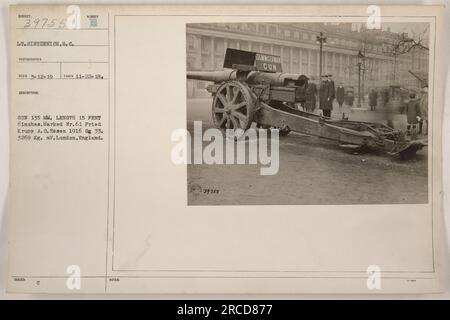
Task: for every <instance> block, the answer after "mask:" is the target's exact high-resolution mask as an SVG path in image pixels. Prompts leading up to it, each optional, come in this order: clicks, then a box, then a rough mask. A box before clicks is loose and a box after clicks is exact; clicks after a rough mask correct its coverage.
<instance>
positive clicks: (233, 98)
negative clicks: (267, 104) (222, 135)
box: [212, 80, 256, 130]
mask: <svg viewBox="0 0 450 320" xmlns="http://www.w3.org/2000/svg"><path fill="white" fill-rule="evenodd" d="M255 101H256V99H255V97H254V95H253V93H252V92H251V91H250V89H249V88H248V87H247V85H245V84H243V83H241V82H239V81H234V80H232V81H228V82H225V83H223V84H222V85H221V86H220V87H219V89H217V92H216V94H215V96H214V100H213V105H212V116H213V121H214V125H215V126H216V128H218V129H222V130H225V129H234V130H236V129H242V130H247V129H248V128H250V126H251V125H252V121H253V113H254V111H255Z"/></svg>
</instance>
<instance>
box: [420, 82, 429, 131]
mask: <svg viewBox="0 0 450 320" xmlns="http://www.w3.org/2000/svg"><path fill="white" fill-rule="evenodd" d="M419 106H420V117H421V120H420V122H419V134H422V129H423V124H424V123H425V125H426V127H427V130H426V131H425V135H426V134H427V133H428V85H425V86H424V87H423V88H422V94H421V97H420V102H419Z"/></svg>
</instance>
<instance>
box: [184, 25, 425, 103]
mask: <svg viewBox="0 0 450 320" xmlns="http://www.w3.org/2000/svg"><path fill="white" fill-rule="evenodd" d="M357 27H358V26H356V25H354V24H351V23H339V24H333V23H328V24H323V23H297V24H296V23H201V24H188V25H187V31H186V54H187V61H186V63H187V70H189V71H190V70H202V71H211V70H220V69H222V68H223V61H224V56H225V51H226V49H227V48H234V49H241V50H247V51H255V52H261V53H266V54H273V55H277V56H280V57H281V61H282V66H283V72H290V73H300V74H305V75H307V76H308V77H311V78H316V79H318V77H319V69H320V63H319V61H320V57H319V52H320V51H319V44H318V43H317V39H316V37H317V36H318V35H319V34H320V32H322V33H323V35H324V36H325V37H326V38H327V40H326V43H324V45H323V51H322V52H323V53H322V54H323V55H322V74H326V73H328V74H332V75H333V79H334V81H335V83H339V82H342V83H343V84H344V85H345V86H353V87H355V89H357V86H358V74H359V67H358V62H361V61H362V63H361V79H362V81H361V85H362V90H363V91H365V92H367V91H368V90H369V89H370V88H373V87H382V86H388V85H400V86H402V87H405V88H417V87H418V86H419V82H418V80H417V79H416V78H414V77H413V76H412V75H411V73H410V72H409V71H413V72H421V73H428V55H429V50H425V49H420V48H414V49H413V50H411V51H410V52H408V53H406V54H402V55H397V56H396V55H394V54H392V48H393V46H394V45H395V43H396V41H398V38H399V34H398V33H394V32H390V31H381V30H367V29H359V30H357V29H356V28H357ZM359 51H361V52H363V53H364V56H365V57H364V59H362V60H358V52H359ZM205 86H206V83H204V82H201V81H193V80H188V83H187V90H188V97H198V96H205V95H207V92H206V91H205V90H204V88H205Z"/></svg>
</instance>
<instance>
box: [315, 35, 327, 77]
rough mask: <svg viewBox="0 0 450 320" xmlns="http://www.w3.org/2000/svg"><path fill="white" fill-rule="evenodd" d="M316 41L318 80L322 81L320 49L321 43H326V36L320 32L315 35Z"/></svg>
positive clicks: (321, 49)
mask: <svg viewBox="0 0 450 320" xmlns="http://www.w3.org/2000/svg"><path fill="white" fill-rule="evenodd" d="M316 43H317V44H318V45H319V80H320V81H322V51H323V44H324V43H327V37H325V36H324V35H323V33H322V32H320V33H319V35H318V36H316Z"/></svg>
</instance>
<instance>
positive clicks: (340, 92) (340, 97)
mask: <svg viewBox="0 0 450 320" xmlns="http://www.w3.org/2000/svg"><path fill="white" fill-rule="evenodd" d="M344 97H345V88H344V85H343V84H342V82H340V83H339V86H338V87H337V89H336V100H337V102H338V103H339V109H341V108H342V104H343V103H344Z"/></svg>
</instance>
